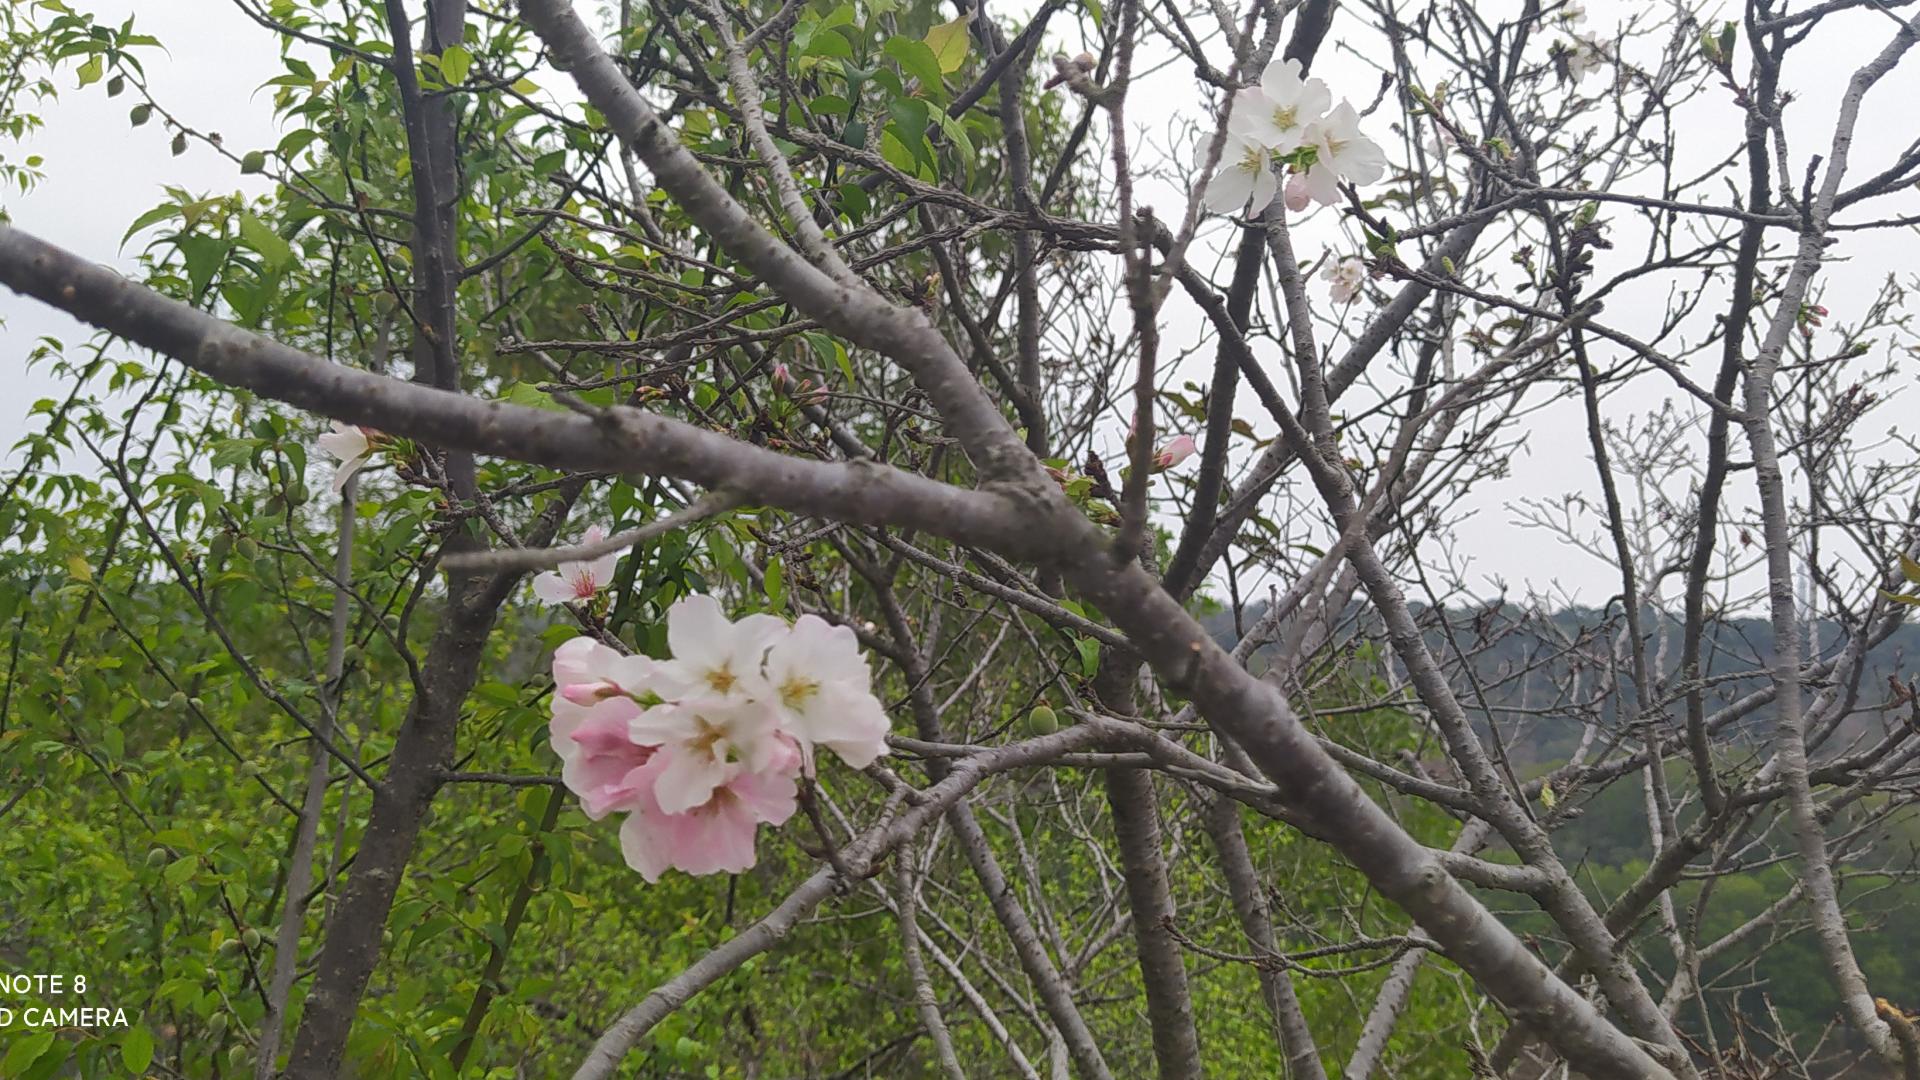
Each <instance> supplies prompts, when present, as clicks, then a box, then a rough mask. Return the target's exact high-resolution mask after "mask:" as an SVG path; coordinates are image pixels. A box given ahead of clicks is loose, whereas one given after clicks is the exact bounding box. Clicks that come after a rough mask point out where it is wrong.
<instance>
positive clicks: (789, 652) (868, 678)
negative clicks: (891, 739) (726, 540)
mask: <svg viewBox="0 0 1920 1080" xmlns="http://www.w3.org/2000/svg"><path fill="white" fill-rule="evenodd" d="M766 681H767V684H768V685H769V686H770V687H771V688H772V690H773V695H774V696H773V702H774V707H775V708H776V709H777V710H778V713H779V716H780V719H781V726H782V728H783V730H785V731H786V733H787V734H788V735H790V736H792V737H793V738H794V740H795V741H796V742H798V743H799V746H800V753H801V755H802V760H803V762H804V764H805V768H806V770H807V772H808V774H809V775H811V774H812V772H813V768H814V764H813V748H814V747H815V746H824V747H826V748H827V749H829V750H832V751H833V752H834V753H836V754H838V755H840V758H841V760H843V761H845V762H846V763H847V764H848V765H850V766H852V767H853V768H856V769H864V768H866V767H867V766H868V765H871V764H873V760H874V759H875V758H877V757H879V756H880V755H882V754H885V753H886V752H887V731H888V730H889V729H890V728H891V726H892V725H891V724H889V723H888V721H887V714H886V710H885V709H883V708H882V707H881V705H880V701H879V699H877V698H875V697H874V696H873V672H872V670H871V669H869V668H868V666H867V660H866V658H865V657H864V656H861V655H860V642H859V639H857V638H855V637H854V635H853V631H852V630H850V629H848V628H847V627H844V626H835V625H833V624H832V623H829V622H827V621H826V620H825V619H822V618H820V617H819V616H817V615H802V616H800V618H799V619H797V620H796V621H795V622H794V624H793V629H792V631H791V632H789V633H788V634H786V635H785V636H784V637H782V638H780V639H779V640H778V641H776V642H774V644H773V647H772V648H770V649H768V650H767V662H766Z"/></svg>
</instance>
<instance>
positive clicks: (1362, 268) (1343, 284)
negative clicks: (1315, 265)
mask: <svg viewBox="0 0 1920 1080" xmlns="http://www.w3.org/2000/svg"><path fill="white" fill-rule="evenodd" d="M1320 276H1321V277H1323V278H1325V279H1326V280H1327V282H1328V284H1329V286H1330V288H1329V289H1328V290H1327V292H1328V295H1330V296H1332V297H1333V302H1334V303H1336V304H1346V303H1351V302H1352V301H1353V299H1354V297H1357V296H1359V295H1360V288H1361V286H1363V285H1365V284H1366V281H1367V264H1366V263H1364V262H1362V261H1360V260H1359V259H1356V258H1352V257H1351V256H1349V257H1348V258H1345V259H1341V260H1339V261H1338V262H1331V263H1328V264H1327V268H1326V269H1325V270H1322V271H1320Z"/></svg>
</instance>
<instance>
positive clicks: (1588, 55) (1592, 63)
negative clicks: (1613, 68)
mask: <svg viewBox="0 0 1920 1080" xmlns="http://www.w3.org/2000/svg"><path fill="white" fill-rule="evenodd" d="M1554 18H1555V19H1556V20H1557V21H1558V22H1559V23H1560V25H1561V27H1562V28H1563V29H1565V30H1566V32H1567V37H1568V38H1569V39H1570V40H1568V41H1565V42H1561V43H1560V44H1559V46H1558V48H1557V49H1556V50H1555V51H1556V54H1557V58H1558V59H1559V60H1560V61H1561V62H1562V63H1564V64H1565V65H1566V72H1567V77H1568V78H1570V79H1572V80H1573V81H1575V82H1579V81H1580V80H1582V79H1584V78H1586V77H1587V76H1588V75H1591V74H1593V73H1594V72H1596V71H1598V70H1600V66H1601V65H1602V64H1604V63H1606V61H1607V54H1606V50H1604V49H1602V48H1601V47H1600V41H1599V39H1598V38H1596V37H1594V36H1593V35H1592V34H1591V33H1588V32H1587V31H1585V30H1582V29H1581V26H1582V25H1583V24H1584V23H1585V22H1586V21H1587V8H1586V5H1584V4H1582V3H1580V2H1579V0H1573V2H1572V3H1568V4H1564V5H1562V6H1561V7H1560V10H1559V11H1557V12H1556V13H1555V14H1554Z"/></svg>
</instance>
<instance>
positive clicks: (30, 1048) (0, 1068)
mask: <svg viewBox="0 0 1920 1080" xmlns="http://www.w3.org/2000/svg"><path fill="white" fill-rule="evenodd" d="M53 1036H54V1031H53V1029H52V1028H50V1027H43V1028H41V1029H40V1030H38V1031H36V1032H34V1033H33V1034H31V1035H26V1036H22V1037H21V1038H19V1039H17V1040H15V1042H14V1044H13V1047H12V1048H11V1049H9V1050H8V1051H7V1056H6V1057H4V1058H0V1072H3V1073H6V1074H7V1075H8V1076H19V1075H20V1074H21V1073H23V1072H26V1071H27V1066H29V1065H32V1064H33V1063H34V1062H35V1061H37V1060H39V1058H40V1055H41V1054H44V1053H46V1052H47V1047H49V1046H52V1045H53Z"/></svg>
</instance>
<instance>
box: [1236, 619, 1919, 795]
mask: <svg viewBox="0 0 1920 1080" xmlns="http://www.w3.org/2000/svg"><path fill="white" fill-rule="evenodd" d="M1265 610H1266V603H1265V601H1261V602H1259V603H1257V604H1253V605H1249V606H1248V607H1247V608H1245V609H1244V611H1243V613H1242V615H1241V616H1240V619H1239V620H1238V623H1237V626H1236V620H1235V619H1234V617H1233V613H1232V612H1231V611H1228V610H1222V611H1219V612H1216V613H1214V614H1212V615H1210V616H1208V617H1207V618H1206V620H1205V625H1206V626H1207V628H1208V630H1209V631H1210V632H1211V633H1212V634H1213V636H1214V639H1215V640H1216V641H1218V642H1220V643H1221V645H1222V646H1223V647H1227V648H1231V647H1232V646H1233V644H1234V642H1235V641H1237V640H1238V639H1239V633H1240V631H1239V628H1251V627H1253V626H1255V625H1256V624H1257V623H1258V622H1259V621H1260V617H1261V615H1262V614H1263V613H1264V612H1265ZM1416 610H1417V611H1418V614H1419V618H1420V620H1421V623H1422V625H1423V626H1426V627H1427V628H1428V633H1427V643H1428V647H1429V648H1431V649H1432V650H1433V651H1434V653H1435V655H1436V656H1439V657H1441V658H1442V660H1443V662H1446V663H1448V664H1449V666H1450V667H1451V668H1452V669H1453V670H1455V671H1456V673H1457V672H1458V669H1459V667H1460V666H1461V661H1460V654H1461V653H1462V652H1464V653H1465V654H1466V655H1467V656H1468V657H1469V658H1470V659H1471V674H1472V685H1473V686H1474V687H1475V689H1476V690H1477V693H1475V694H1469V695H1467V697H1468V700H1466V701H1464V702H1463V703H1464V704H1466V705H1467V707H1468V710H1469V712H1472V713H1474V714H1476V717H1477V718H1478V719H1480V720H1481V721H1482V722H1484V720H1485V717H1486V712H1487V710H1486V709H1482V708H1481V707H1480V706H1481V701H1482V700H1484V702H1485V704H1486V706H1487V707H1488V708H1490V709H1491V711H1492V712H1493V713H1494V715H1495V716H1496V717H1497V718H1498V719H1499V721H1500V730H1501V735H1502V737H1503V739H1505V740H1506V742H1507V747H1508V750H1509V751H1510V752H1511V753H1512V754H1513V755H1514V758H1515V761H1516V764H1524V765H1526V766H1529V767H1532V768H1545V767H1551V766H1553V765H1556V764H1559V763H1560V762H1563V761H1565V760H1566V758H1567V755H1568V754H1569V753H1570V752H1571V751H1572V750H1573V748H1574V747H1575V746H1576V745H1577V744H1578V742H1579V738H1580V733H1581V728H1582V726H1583V725H1584V724H1585V723H1586V722H1588V721H1597V722H1598V723H1599V724H1600V725H1601V726H1602V729H1603V730H1613V729H1614V727H1615V725H1616V723H1617V722H1618V721H1619V720H1620V718H1621V709H1622V707H1623V706H1624V707H1625V708H1626V709H1627V710H1628V712H1629V714H1630V713H1631V712H1632V710H1633V702H1634V700H1635V694H1634V688H1633V683H1632V678H1631V661H1630V659H1629V657H1628V656H1627V654H1626V651H1625V649H1626V646H1625V640H1624V637H1622V636H1621V635H1620V633H1619V627H1620V624H1621V622H1622V620H1621V618H1620V613H1619V611H1618V609H1617V608H1616V609H1614V610H1613V611H1611V612H1607V613H1603V612H1600V611H1596V610H1594V609H1591V608H1579V607H1570V608H1563V609H1561V610H1558V611H1554V612H1540V611H1537V610H1525V609H1521V608H1519V607H1517V606H1515V605H1512V604H1501V603H1499V602H1494V603H1491V604H1487V605H1483V606H1480V607H1476V608H1453V609H1444V615H1445V619H1446V625H1445V627H1443V626H1442V624H1441V615H1442V614H1443V609H1438V608H1432V607H1420V608H1416ZM1641 626H1642V633H1643V636H1644V638H1645V649H1646V653H1647V658H1648V663H1649V665H1650V666H1651V667H1652V668H1653V669H1654V670H1655V671H1656V672H1660V671H1667V672H1671V671H1672V670H1673V669H1674V668H1675V667H1676V666H1677V665H1678V663H1679V656H1680V650H1681V631H1680V621H1679V618H1678V616H1677V614H1676V613H1670V612H1661V611H1658V610H1656V609H1653V608H1648V609H1647V610H1646V611H1645V612H1644V614H1643V615H1642V618H1641ZM1599 627H1604V628H1605V630H1604V631H1600V632H1596V628H1599ZM1609 634H1610V635H1611V636H1612V640H1611V645H1612V651H1613V654H1614V656H1615V659H1614V661H1613V666H1611V667H1610V666H1609V665H1608V664H1607V663H1606V658H1607V656H1608V654H1609V641H1608V639H1607V637H1606V636H1605V635H1609ZM1336 639H1337V640H1338V641H1339V642H1340V643H1341V645H1342V646H1343V648H1342V654H1343V655H1346V656H1351V655H1352V654H1353V650H1354V648H1355V647H1356V646H1358V645H1361V644H1363V643H1376V648H1377V651H1378V653H1379V654H1380V655H1386V654H1387V652H1388V649H1387V646H1386V643H1385V640H1384V636H1383V635H1382V634H1381V632H1380V628H1379V627H1378V626H1377V625H1376V624H1375V623H1373V622H1372V621H1371V620H1370V619H1369V618H1368V617H1367V615H1366V614H1365V613H1364V612H1363V611H1362V610H1361V609H1360V608H1359V607H1358V606H1356V607H1355V608H1354V609H1353V610H1352V611H1350V612H1349V613H1348V614H1347V615H1346V616H1345V617H1344V618H1343V619H1342V620H1341V621H1340V623H1339V629H1338V631H1337V632H1336ZM1844 640H1845V634H1844V632H1843V630H1842V628H1841V627H1839V626H1838V625H1836V624H1834V623H1832V622H1821V623H1819V624H1817V625H1816V627H1815V632H1814V634H1811V635H1809V641H1808V642H1807V643H1806V644H1805V645H1803V648H1805V650H1806V653H1807V655H1809V656H1810V657H1814V658H1818V659H1823V660H1832V659H1834V658H1836V657H1837V655H1838V654H1839V652H1840V651H1841V649H1842V648H1843V645H1844ZM1270 649H1271V647H1269V650H1263V651H1262V652H1261V653H1259V654H1256V656H1255V660H1254V664H1255V666H1256V667H1263V666H1264V664H1265V663H1266V655H1267V653H1268V652H1269V651H1270ZM1701 655H1702V660H1703V667H1704V669H1705V670H1704V674H1705V676H1706V678H1707V679H1708V681H1709V682H1710V683H1711V684H1712V685H1711V688H1710V689H1709V691H1708V700H1707V708H1708V711H1709V712H1711V711H1713V710H1714V709H1715V708H1718V707H1720V706H1724V705H1725V704H1727V703H1729V702H1732V701H1735V700H1738V699H1739V698H1741V697H1743V696H1745V695H1747V694H1750V693H1752V692H1753V691H1755V690H1758V689H1760V688H1762V687H1764V686H1765V685H1766V681H1767V677H1766V674H1765V670H1766V665H1767V664H1768V663H1769V662H1770V661H1771V659H1772V655H1773V627H1772V624H1771V623H1769V622H1768V621H1767V620H1766V619H1765V618H1760V617H1749V618H1729V619H1721V620H1715V621H1712V622H1710V623H1709V626H1708V631H1707V635H1706V638H1705V640H1704V643H1703V646H1702V650H1701ZM1916 676H1920V626H1917V625H1914V624H1913V623H1908V624H1905V625H1902V626H1900V627H1899V628H1898V629H1896V630H1895V631H1894V632H1893V633H1892V634H1890V635H1889V636H1888V637H1887V638H1886V640H1884V641H1882V642H1880V643H1879V644H1878V645H1877V646H1875V647H1874V648H1873V649H1872V650H1871V651H1870V652H1869V653H1868V656H1867V663H1866V665H1865V670H1864V672H1863V673H1862V675H1861V677H1860V679H1859V683H1858V685H1859V690H1858V693H1859V698H1860V701H1859V704H1858V705H1857V706H1856V711H1855V712H1854V714H1853V715H1851V716H1849V717H1848V719H1847V721H1846V723H1845V724H1843V725H1842V726H1841V728H1840V730H1839V731H1838V732H1837V734H1836V737H1835V740H1829V743H1830V744H1831V745H1833V746H1843V745H1846V744H1848V743H1850V742H1851V741H1852V740H1853V739H1854V738H1855V737H1857V736H1859V735H1860V734H1862V733H1865V732H1871V731H1878V730H1880V728H1881V726H1882V725H1883V724H1885V723H1894V722H1899V720H1900V717H1896V716H1892V715H1890V714H1888V713H1886V712H1884V711H1882V710H1880V709H1878V708H1876V706H1878V705H1880V704H1882V703H1885V702H1886V701H1887V700H1888V699H1889V693H1888V690H1887V685H1888V679H1889V678H1893V679H1897V680H1898V681H1900V682H1902V683H1905V682H1906V681H1908V680H1910V679H1914V678H1916ZM1460 685H1466V684H1464V683H1462V682H1460V681H1458V680H1456V686H1460ZM1828 685H1830V681H1829V680H1828V679H1827V678H1825V677H1824V676H1815V677H1813V678H1810V679H1809V680H1808V682H1807V686H1808V687H1809V689H1810V690H1819V689H1823V688H1825V687H1827V686H1828ZM1681 709H1682V706H1681V705H1680V703H1679V702H1677V701H1672V700H1670V699H1669V700H1668V701H1666V702H1665V703H1664V705H1663V711H1664V713H1665V715H1666V716H1667V717H1668V718H1669V719H1670V720H1677V719H1678V717H1679V715H1680V711H1681ZM1772 716H1773V713H1772V710H1771V708H1768V707H1762V708H1759V709H1756V710H1754V711H1753V712H1752V713H1751V714H1749V715H1748V716H1746V717H1744V718H1742V719H1741V720H1740V722H1739V723H1737V724H1735V725H1731V726H1730V728H1729V732H1730V734H1731V735H1732V737H1734V738H1735V739H1736V741H1737V740H1738V739H1739V738H1740V736H1741V735H1742V734H1743V733H1753V732H1761V731H1765V730H1766V729H1767V725H1768V724H1769V723H1770V722H1771V720H1772ZM1836 740H1837V741H1836Z"/></svg>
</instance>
